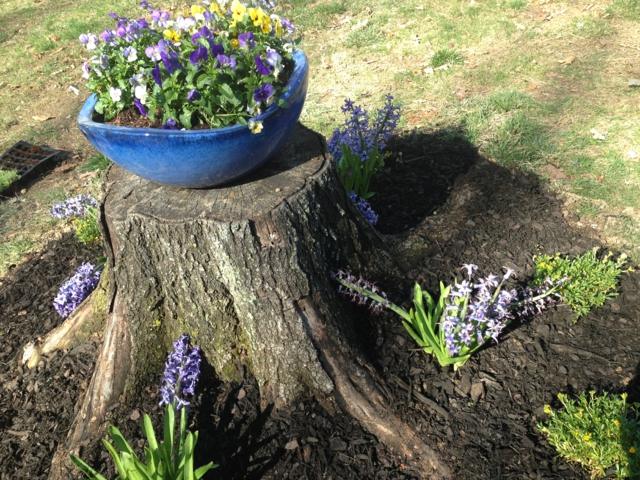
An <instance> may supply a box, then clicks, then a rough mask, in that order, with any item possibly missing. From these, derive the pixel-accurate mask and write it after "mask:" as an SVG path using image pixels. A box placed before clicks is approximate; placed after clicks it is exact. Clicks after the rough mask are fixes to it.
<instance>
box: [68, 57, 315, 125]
mask: <svg viewBox="0 0 640 480" xmlns="http://www.w3.org/2000/svg"><path fill="white" fill-rule="evenodd" d="M293 62H294V65H293V72H291V77H290V78H289V82H288V83H287V85H286V89H285V91H284V93H283V94H282V96H281V97H280V98H279V99H278V100H284V101H285V102H286V101H287V100H289V99H290V98H291V97H292V96H294V95H295V94H296V93H297V92H298V90H299V89H300V87H301V86H302V85H303V83H304V82H305V79H306V73H307V70H308V61H307V57H306V55H305V54H304V52H303V51H302V50H295V51H294V52H293ZM97 101H98V98H97V97H96V95H95V94H91V96H89V98H87V100H86V101H85V102H84V105H83V106H82V108H81V109H80V113H78V126H79V127H80V129H82V128H83V127H85V128H90V129H92V130H94V129H99V130H109V131H112V132H120V133H123V134H124V133H126V134H127V135H142V136H147V137H148V136H163V137H166V136H169V137H170V136H184V135H200V136H202V135H206V134H213V133H215V134H217V135H225V136H226V135H228V134H233V133H236V132H238V131H240V130H246V129H247V126H246V125H238V124H235V125H229V126H227V127H220V128H207V129H198V130H168V129H163V128H150V127H127V126H119V125H112V124H109V123H103V122H96V121H94V120H93V112H94V107H95V105H96V103H97ZM278 110H280V107H279V106H278V102H277V101H276V102H274V103H273V104H272V105H270V106H269V108H267V109H266V110H265V111H264V112H262V113H261V114H260V115H258V116H257V117H255V118H256V120H260V121H263V122H264V121H266V120H268V119H269V118H270V117H272V116H273V115H274V114H275V113H276V112H278Z"/></svg>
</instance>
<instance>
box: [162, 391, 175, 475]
mask: <svg viewBox="0 0 640 480" xmlns="http://www.w3.org/2000/svg"><path fill="white" fill-rule="evenodd" d="M174 429H175V412H174V411H173V405H171V404H170V405H167V408H166V410H165V414H164V441H163V442H162V447H161V448H160V454H161V456H162V460H163V462H164V464H165V466H166V468H167V474H168V476H169V477H170V478H173V477H174V476H175V472H174V469H173V467H174V465H173V452H174V449H173V439H174V433H175V432H174Z"/></svg>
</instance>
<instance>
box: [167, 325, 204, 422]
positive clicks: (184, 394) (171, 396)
mask: <svg viewBox="0 0 640 480" xmlns="http://www.w3.org/2000/svg"><path fill="white" fill-rule="evenodd" d="M200 362H201V352H200V348H199V347H197V346H191V344H190V340H189V336H188V335H187V334H183V335H181V336H180V337H179V338H178V339H177V340H176V341H175V342H174V344H173V350H172V351H171V352H170V353H169V355H168V356H167V361H166V362H165V368H164V374H163V377H162V386H161V387H160V405H167V404H170V403H174V404H175V406H176V409H178V410H179V409H180V408H182V407H183V406H187V405H189V399H190V398H191V397H193V395H194V394H195V390H196V385H197V383H198V377H199V376H200Z"/></svg>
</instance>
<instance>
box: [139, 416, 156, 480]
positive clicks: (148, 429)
mask: <svg viewBox="0 0 640 480" xmlns="http://www.w3.org/2000/svg"><path fill="white" fill-rule="evenodd" d="M142 430H143V431H144V434H145V437H147V443H148V444H149V447H148V448H145V453H146V458H147V464H148V465H149V468H150V470H151V473H153V474H155V473H156V472H157V470H158V463H159V458H158V440H157V439H156V432H155V431H154V430H153V425H152V424H151V417H149V415H147V414H146V413H145V414H144V416H143V418H142Z"/></svg>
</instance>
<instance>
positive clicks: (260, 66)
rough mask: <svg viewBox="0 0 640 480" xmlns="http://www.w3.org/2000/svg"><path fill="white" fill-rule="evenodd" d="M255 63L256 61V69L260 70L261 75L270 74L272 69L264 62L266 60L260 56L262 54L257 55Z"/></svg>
mask: <svg viewBox="0 0 640 480" xmlns="http://www.w3.org/2000/svg"><path fill="white" fill-rule="evenodd" d="M255 63H256V70H258V73H259V74H260V75H269V74H270V73H271V69H270V68H269V67H268V66H267V65H265V64H264V62H263V61H262V58H260V55H256V58H255Z"/></svg>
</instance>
